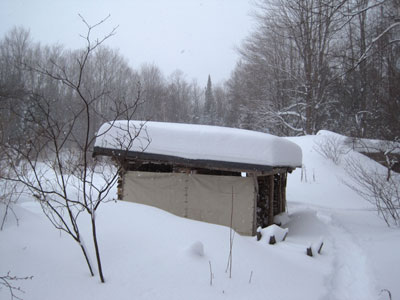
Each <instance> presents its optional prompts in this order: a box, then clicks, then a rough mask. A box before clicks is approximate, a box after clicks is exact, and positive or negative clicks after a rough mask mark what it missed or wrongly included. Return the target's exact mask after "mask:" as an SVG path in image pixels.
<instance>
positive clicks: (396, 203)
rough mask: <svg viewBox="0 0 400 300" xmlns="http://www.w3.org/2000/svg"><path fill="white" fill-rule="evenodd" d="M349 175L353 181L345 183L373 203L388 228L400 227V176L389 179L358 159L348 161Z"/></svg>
mask: <svg viewBox="0 0 400 300" xmlns="http://www.w3.org/2000/svg"><path fill="white" fill-rule="evenodd" d="M346 171H347V173H348V174H349V175H350V178H351V179H352V181H351V182H345V184H347V185H348V186H349V187H350V188H351V189H353V190H354V191H356V192H357V193H358V194H359V195H361V196H362V197H363V198H364V199H365V200H367V201H369V202H370V203H372V204H373V205H374V206H375V207H376V209H377V212H378V214H379V215H380V216H381V217H382V218H383V219H384V220H385V222H386V224H387V225H388V226H391V225H395V226H399V225H400V176H399V174H397V173H396V174H393V176H391V177H390V178H389V179H387V177H386V176H385V175H386V174H385V172H382V171H380V170H379V169H378V168H368V167H367V166H365V165H364V164H363V163H362V162H360V161H358V160H356V159H348V160H347V169H346Z"/></svg>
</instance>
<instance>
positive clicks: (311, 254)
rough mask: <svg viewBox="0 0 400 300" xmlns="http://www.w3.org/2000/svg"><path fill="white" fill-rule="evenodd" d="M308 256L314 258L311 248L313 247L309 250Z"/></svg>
mask: <svg viewBox="0 0 400 300" xmlns="http://www.w3.org/2000/svg"><path fill="white" fill-rule="evenodd" d="M307 255H308V256H310V257H312V256H313V253H312V248H311V246H310V247H308V248H307Z"/></svg>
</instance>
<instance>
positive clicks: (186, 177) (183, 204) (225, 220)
mask: <svg viewBox="0 0 400 300" xmlns="http://www.w3.org/2000/svg"><path fill="white" fill-rule="evenodd" d="M232 187H233V219H232V224H233V228H234V229H235V230H236V231H237V232H238V233H241V234H245V235H252V234H254V230H255V209H256V197H257V192H256V189H255V184H254V181H253V178H249V177H239V176H216V175H199V174H186V173H152V172H136V171H129V172H127V173H126V174H125V176H124V185H123V200H125V201H132V202H136V203H142V204H146V205H152V206H155V207H158V208H161V209H163V210H166V211H168V212H171V213H173V214H175V215H178V216H181V217H186V218H190V219H194V220H198V221H205V222H209V223H214V224H220V225H224V226H230V222H231V221H230V220H231V211H232Z"/></svg>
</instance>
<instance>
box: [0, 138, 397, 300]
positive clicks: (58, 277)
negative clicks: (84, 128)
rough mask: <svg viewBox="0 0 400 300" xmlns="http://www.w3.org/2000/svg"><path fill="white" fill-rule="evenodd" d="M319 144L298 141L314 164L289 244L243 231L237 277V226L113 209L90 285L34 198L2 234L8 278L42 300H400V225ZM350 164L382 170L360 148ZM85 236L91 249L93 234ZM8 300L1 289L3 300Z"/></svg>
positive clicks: (294, 184)
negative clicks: (352, 184) (357, 189)
mask: <svg viewBox="0 0 400 300" xmlns="http://www.w3.org/2000/svg"><path fill="white" fill-rule="evenodd" d="M318 138H320V136H306V137H298V138H290V140H291V141H293V142H295V143H297V144H298V145H299V146H300V147H301V148H302V150H303V164H304V166H305V167H304V168H303V170H301V169H297V170H296V171H294V172H293V174H291V175H290V176H289V178H288V191H287V197H288V218H282V220H283V221H284V223H285V222H286V223H285V224H284V225H283V227H285V228H288V236H287V238H286V240H285V241H284V242H278V243H277V244H275V245H268V243H267V239H262V240H261V241H259V242H257V241H256V239H255V238H254V237H243V236H240V235H235V237H234V243H233V264H232V278H229V274H228V273H226V272H225V271H226V266H227V262H228V256H229V237H230V232H229V228H226V227H223V226H218V225H212V224H207V223H201V222H197V221H192V220H188V219H184V218H180V217H176V216H173V215H171V214H169V213H166V212H164V211H161V210H159V209H156V208H153V207H148V206H144V205H139V204H133V203H124V202H115V201H113V202H109V203H105V204H104V205H103V206H102V207H100V209H99V211H98V215H97V220H98V230H99V239H100V241H99V242H100V246H101V249H100V250H101V253H102V258H103V268H104V273H105V276H106V283H105V284H101V283H100V282H99V279H98V277H96V278H92V277H90V275H89V272H88V270H87V267H86V265H85V261H84V259H83V257H82V254H81V252H80V249H79V247H78V246H77V245H76V244H75V243H74V242H73V241H72V240H71V239H70V238H69V237H67V236H65V234H63V233H60V232H58V231H57V230H55V229H54V228H53V227H52V226H51V225H50V223H49V222H48V220H47V219H46V218H45V217H44V216H43V214H42V213H41V209H40V207H39V205H38V204H37V203H35V202H34V201H32V200H31V199H27V198H24V199H21V202H20V204H19V205H17V206H16V207H15V212H16V213H17V215H18V217H19V226H17V225H16V222H15V220H14V219H13V218H12V217H10V218H8V222H7V224H6V225H5V228H4V229H3V231H1V232H0V261H1V263H0V276H1V275H4V274H6V273H7V272H8V271H11V273H12V274H13V275H17V276H21V277H22V276H28V275H33V276H34V277H33V279H32V280H24V281H18V282H16V283H15V284H16V285H18V286H20V287H21V288H22V289H23V290H24V291H25V294H21V293H18V294H17V295H19V296H20V297H22V298H23V299H40V300H45V299H60V300H63V299H332V300H345V299H351V300H354V299H363V300H369V299H371V300H372V299H389V297H388V293H387V292H381V291H382V290H383V289H387V290H389V291H390V292H391V293H392V298H393V299H399V298H400V285H399V284H398V279H399V278H400V255H399V250H400V231H399V229H398V228H388V227H387V226H386V224H385V223H384V221H382V220H381V219H380V218H379V217H378V216H377V214H376V212H375V211H374V209H373V206H372V205H371V204H369V203H368V202H366V201H365V200H363V199H361V198H360V196H358V195H357V194H356V193H354V192H353V191H352V190H351V189H350V188H349V187H347V186H346V185H345V184H344V182H346V181H348V180H349V178H348V175H347V174H346V172H345V171H344V165H345V161H344V159H343V160H342V161H341V163H340V164H339V165H335V164H334V163H333V162H332V161H329V160H327V159H326V158H324V157H323V156H321V155H320V154H319V153H318V152H317V151H315V145H316V144H315V139H318ZM346 156H357V157H358V158H360V159H363V160H364V161H365V164H371V165H373V164H375V162H373V161H371V160H369V159H368V158H366V157H362V156H361V155H360V154H358V153H355V152H353V151H350V152H348V153H347V154H346ZM302 173H303V174H302ZM285 219H286V220H285ZM83 225H84V224H83ZM85 238H86V244H87V246H89V242H90V232H89V226H87V228H86V227H85ZM278 240H279V239H278ZM321 241H323V242H324V246H323V248H322V252H321V254H316V255H315V256H314V257H309V256H307V255H306V248H307V247H309V246H313V247H314V249H315V248H316V247H318V245H319V243H320V242H321ZM92 258H93V259H94V253H92ZM210 266H211V270H212V274H213V276H212V285H210V281H211V280H210V279H211V278H210ZM8 298H9V295H8V291H7V290H6V289H5V288H2V289H1V290H0V299H8Z"/></svg>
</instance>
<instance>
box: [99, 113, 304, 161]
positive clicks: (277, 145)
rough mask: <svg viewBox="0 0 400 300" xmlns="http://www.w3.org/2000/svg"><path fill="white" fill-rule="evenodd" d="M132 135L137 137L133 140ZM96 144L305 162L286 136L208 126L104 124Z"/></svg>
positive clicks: (156, 151)
mask: <svg viewBox="0 0 400 300" xmlns="http://www.w3.org/2000/svg"><path fill="white" fill-rule="evenodd" d="M128 129H129V130H128ZM133 137H136V138H135V139H134V140H133V142H132V138H133ZM95 147H100V148H107V149H114V150H129V151H134V152H145V153H151V154H161V155H170V156H176V157H181V158H186V159H201V160H213V161H225V162H237V163H246V164H256V165H265V166H273V167H278V166H288V167H300V166H301V164H302V152H301V148H300V147H299V146H297V145H296V144H295V143H293V142H291V141H289V140H287V139H285V138H280V137H277V136H273V135H270V134H266V133H262V132H256V131H250V130H243V129H236V128H227V127H218V126H208V125H193V124H178V123H164V122H144V121H129V122H128V121H117V122H114V123H112V124H111V123H105V124H103V125H102V126H101V127H100V129H99V132H98V138H97V139H96V142H95Z"/></svg>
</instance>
